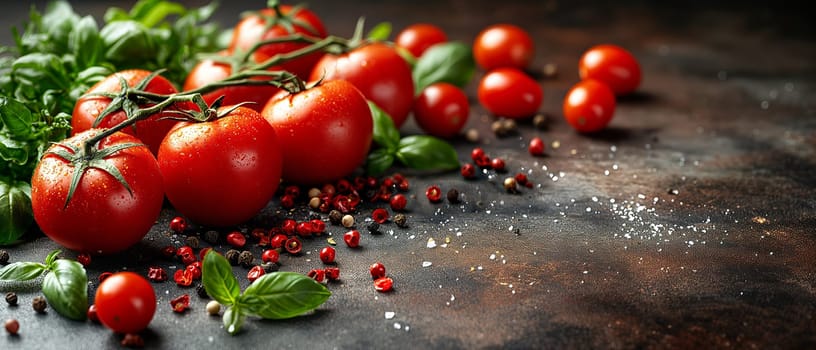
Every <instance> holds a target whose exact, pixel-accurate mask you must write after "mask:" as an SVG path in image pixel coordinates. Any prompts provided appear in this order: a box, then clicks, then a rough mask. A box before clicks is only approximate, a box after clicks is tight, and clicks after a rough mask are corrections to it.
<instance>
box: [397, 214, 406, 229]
mask: <svg viewBox="0 0 816 350" xmlns="http://www.w3.org/2000/svg"><path fill="white" fill-rule="evenodd" d="M394 223H395V224H397V226H399V227H402V228H405V227H408V218H407V217H405V214H403V213H397V214H395V215H394Z"/></svg>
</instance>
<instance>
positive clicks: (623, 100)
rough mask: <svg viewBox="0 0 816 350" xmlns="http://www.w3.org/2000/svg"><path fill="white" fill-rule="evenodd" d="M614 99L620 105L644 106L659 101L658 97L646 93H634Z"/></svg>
mask: <svg viewBox="0 0 816 350" xmlns="http://www.w3.org/2000/svg"><path fill="white" fill-rule="evenodd" d="M616 99H617V102H618V103H619V104H622V105H645V104H652V103H657V102H659V101H660V98H659V97H658V95H655V94H653V93H651V92H648V91H635V92H632V93H630V94H626V95H623V96H617V97H616Z"/></svg>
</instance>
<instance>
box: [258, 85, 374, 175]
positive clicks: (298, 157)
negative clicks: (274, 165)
mask: <svg viewBox="0 0 816 350" xmlns="http://www.w3.org/2000/svg"><path fill="white" fill-rule="evenodd" d="M261 113H262V114H263V116H264V118H266V120H267V121H268V122H269V123H270V124H272V126H273V127H275V130H277V131H278V137H279V138H280V144H281V148H282V149H283V164H284V167H283V179H284V180H286V181H288V182H292V183H299V184H313V185H315V184H323V183H326V182H333V181H335V180H337V179H340V178H342V177H344V176H346V175H349V174H351V173H352V172H353V171H354V170H355V169H357V167H359V166H360V165H361V164H363V162H364V161H365V159H366V156H367V155H368V149H369V147H370V146H371V138H372V134H373V128H374V125H373V124H374V122H373V121H372V119H371V110H370V109H369V108H368V103H367V102H366V100H365V97H363V95H362V94H361V93H360V91H358V90H357V89H356V88H355V87H354V85H352V84H351V83H349V82H348V81H345V80H333V81H328V82H324V83H322V84H321V85H318V86H316V87H314V88H311V89H308V90H304V91H301V92H299V93H296V94H285V93H284V92H281V94H279V95H278V96H276V97H273V98H272V99H271V100H269V102H268V103H267V104H266V107H265V108H264V110H263V112H261Z"/></svg>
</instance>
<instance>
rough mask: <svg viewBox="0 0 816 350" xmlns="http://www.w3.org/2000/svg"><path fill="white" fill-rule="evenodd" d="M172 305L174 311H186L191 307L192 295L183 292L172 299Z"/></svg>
mask: <svg viewBox="0 0 816 350" xmlns="http://www.w3.org/2000/svg"><path fill="white" fill-rule="evenodd" d="M170 306H171V307H172V308H173V312H178V313H181V312H184V311H185V310H187V309H189V308H190V296H189V295H187V294H182V295H181V296H179V297H177V298H174V299H173V300H170Z"/></svg>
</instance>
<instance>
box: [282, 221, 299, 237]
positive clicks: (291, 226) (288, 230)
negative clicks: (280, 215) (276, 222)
mask: <svg viewBox="0 0 816 350" xmlns="http://www.w3.org/2000/svg"><path fill="white" fill-rule="evenodd" d="M281 229H282V230H283V233H284V234H285V235H287V236H291V235H294V234H295V230H297V221H295V220H293V219H286V220H283V223H282V224H281Z"/></svg>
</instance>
